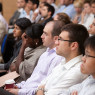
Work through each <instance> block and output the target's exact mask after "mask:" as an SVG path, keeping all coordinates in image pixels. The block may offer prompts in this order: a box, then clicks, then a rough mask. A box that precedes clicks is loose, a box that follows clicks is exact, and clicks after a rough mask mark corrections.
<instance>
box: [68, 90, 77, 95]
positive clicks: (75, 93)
mask: <svg viewBox="0 0 95 95" xmlns="http://www.w3.org/2000/svg"><path fill="white" fill-rule="evenodd" d="M70 95H78V92H77V91H74V92H72V93H71V94H70Z"/></svg>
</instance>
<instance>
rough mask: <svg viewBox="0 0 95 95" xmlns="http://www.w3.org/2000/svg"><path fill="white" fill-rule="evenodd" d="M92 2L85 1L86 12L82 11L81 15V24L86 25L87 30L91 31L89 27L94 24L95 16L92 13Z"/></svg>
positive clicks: (89, 0)
mask: <svg viewBox="0 0 95 95" xmlns="http://www.w3.org/2000/svg"><path fill="white" fill-rule="evenodd" d="M90 2H91V0H85V1H84V5H83V7H84V10H83V11H82V14H81V21H80V22H79V24H82V25H84V26H85V27H86V28H87V29H89V26H90V25H91V24H92V22H93V20H94V15H93V14H92V11H91V5H90Z"/></svg>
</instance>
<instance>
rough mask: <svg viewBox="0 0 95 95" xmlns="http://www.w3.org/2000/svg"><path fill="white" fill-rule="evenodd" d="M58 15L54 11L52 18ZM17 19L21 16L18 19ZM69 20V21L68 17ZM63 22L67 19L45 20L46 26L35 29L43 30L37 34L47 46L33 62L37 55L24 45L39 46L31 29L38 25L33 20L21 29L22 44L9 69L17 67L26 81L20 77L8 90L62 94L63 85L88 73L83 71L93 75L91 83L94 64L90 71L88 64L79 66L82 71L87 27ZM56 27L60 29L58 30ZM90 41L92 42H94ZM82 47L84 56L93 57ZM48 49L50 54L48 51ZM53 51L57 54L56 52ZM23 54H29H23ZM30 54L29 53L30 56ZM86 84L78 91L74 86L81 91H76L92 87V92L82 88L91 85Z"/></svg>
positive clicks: (31, 94)
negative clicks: (13, 86) (20, 80)
mask: <svg viewBox="0 0 95 95" xmlns="http://www.w3.org/2000/svg"><path fill="white" fill-rule="evenodd" d="M60 15H61V13H60ZM58 16H59V14H57V17H55V19H56V18H57V19H59V18H60V17H58ZM23 19H25V18H23ZM18 20H20V19H18ZM65 20H67V19H65ZM94 22H95V21H94ZM69 23H71V21H70V22H69ZM65 24H68V23H66V21H65V22H64V20H62V22H61V21H51V22H49V23H47V24H46V26H45V27H44V30H43V28H42V29H38V30H37V35H38V33H39V30H41V31H43V32H42V33H43V34H42V33H40V35H39V37H40V36H41V35H42V36H41V38H42V42H43V45H44V46H45V47H47V50H46V52H44V51H45V50H44V51H43V52H44V53H43V54H42V55H41V54H40V55H41V56H40V55H39V57H40V58H39V59H36V62H35V63H34V64H32V63H33V62H34V61H33V60H35V58H36V57H34V58H33V55H32V53H31V52H30V51H27V47H28V48H31V45H32V50H33V49H36V46H37V47H38V46H39V45H38V42H39V41H38V39H37V38H36V37H35V38H34V33H35V31H36V30H35V29H33V27H35V26H36V28H37V27H38V26H37V24H33V25H32V26H30V27H29V25H28V28H26V29H25V31H23V32H24V33H23V34H22V33H21V35H20V38H22V42H21V46H20V49H19V52H18V55H17V57H16V58H15V59H14V60H13V61H12V62H11V64H10V65H9V67H10V71H13V70H16V71H17V72H18V73H19V74H20V75H21V76H20V77H21V78H22V79H23V80H26V81H22V82H21V83H19V84H17V86H16V88H17V89H10V90H8V91H9V92H11V93H13V94H15V95H34V94H37V95H44V94H45V95H59V94H62V95H65V91H66V89H68V88H69V87H71V86H72V85H74V84H77V83H80V82H82V81H83V80H84V79H85V78H86V77H87V75H84V74H88V75H92V76H91V77H89V78H90V79H92V80H93V81H92V80H91V82H93V83H94V79H93V78H94V75H93V74H92V73H93V72H94V66H92V67H93V68H92V67H91V68H92V71H90V69H91V68H90V69H89V68H86V67H85V65H83V64H82V65H83V66H81V71H82V73H83V74H82V73H81V71H80V64H81V58H82V55H81V54H84V46H83V44H84V41H85V40H86V39H87V38H88V31H87V29H86V28H85V27H83V26H82V25H78V24H73V23H71V24H69V25H66V26H64V25H65ZM38 25H39V24H38ZM62 26H63V27H62ZM91 26H93V27H91V29H90V30H89V31H93V32H94V30H92V28H93V29H94V27H95V26H94V23H92V25H91ZM40 27H41V25H40ZM19 28H20V27H19V25H18V26H16V24H15V28H14V30H15V29H17V30H20V29H21V28H20V29H19ZM61 28H62V29H61ZM22 30H23V29H22ZM58 31H59V33H58ZM32 32H34V33H33V34H31V33H32ZM50 32H51V33H50ZM78 32H79V33H78ZM15 35H16V33H15V32H14V36H15ZM66 35H67V36H66ZM31 38H32V39H31ZM82 38H83V39H82ZM92 38H93V36H92V37H91V39H92ZM91 39H90V40H91ZM28 41H29V42H28ZM88 41H89V40H88ZM88 41H87V46H89V44H90V43H91V42H93V41H91V42H88ZM33 42H34V43H33ZM30 44H31V45H30ZM92 44H94V42H93V43H92ZM55 47H56V49H55ZM85 48H86V49H87V50H85V55H86V57H88V58H89V57H93V58H94V56H91V54H89V53H88V51H89V48H90V47H89V48H88V47H85ZM91 48H92V49H93V47H92V46H91ZM52 49H53V51H55V52H54V53H55V56H56V57H55V56H54V54H53V55H51V54H52V52H53V51H52ZM25 50H26V51H25ZM41 50H42V49H41ZM38 51H39V50H38ZM38 51H37V55H38ZM86 51H87V52H86ZM93 51H94V50H93ZM26 52H27V53H28V54H27V53H26ZM47 52H48V53H49V54H47ZM56 53H57V54H58V55H60V56H58V55H57V54H56ZM25 54H26V55H28V56H26V55H25ZM30 55H32V57H30ZM37 55H36V54H35V56H37ZM50 55H51V56H50ZM92 55H94V54H93V53H92ZM52 56H53V57H52ZM61 56H62V57H61ZM30 58H31V59H32V58H33V59H32V61H30V62H29V60H30ZM28 59H29V60H28ZM51 60H52V62H51ZM61 60H62V61H61ZM85 60H86V59H85ZM85 60H83V62H84V63H86V61H85ZM89 60H90V59H89ZM93 60H94V59H93ZM60 61H61V62H60ZM48 62H49V63H48ZM87 62H88V61H87ZM59 63H60V64H59ZM72 63H73V64H72ZM92 63H93V62H92ZM58 64H59V65H58ZM56 65H58V66H57V67H55V66H56ZM3 66H4V65H2V66H1V68H2V67H3ZM69 66H70V67H69ZM54 67H55V68H54ZM53 68H54V69H53ZM52 69H53V70H52ZM85 70H87V71H85ZM63 71H64V72H63ZM51 72H52V73H51ZM50 73H51V74H50ZM48 75H49V76H48ZM29 77H30V78H29ZM27 78H28V79H27ZM45 78H46V79H45ZM76 78H77V79H76ZM89 78H88V79H87V81H88V82H89V81H90V80H89ZM43 79H44V80H43ZM42 80H43V81H42ZM84 82H85V81H84ZM82 85H86V86H87V85H88V84H86V83H85V84H82ZM89 85H91V86H92V84H89ZM86 86H85V87H84V88H83V89H84V90H83V91H82V90H81V89H80V91H79V89H77V87H76V90H77V91H78V92H80V94H79V95H87V94H89V93H94V90H93V89H92V91H91V92H89V91H88V92H85V90H86V91H87V89H90V88H86ZM78 87H80V86H78ZM27 88H28V89H27ZM92 88H94V86H92ZM63 90H64V91H63ZM74 90H75V88H74ZM62 91H63V92H62ZM81 91H82V92H81ZM71 92H72V91H71ZM71 92H70V90H69V94H67V91H66V95H70V94H71ZM83 93H84V94H83ZM74 94H75V95H77V92H73V93H72V95H74ZM6 95H7V94H6ZM92 95H94V94H92Z"/></svg>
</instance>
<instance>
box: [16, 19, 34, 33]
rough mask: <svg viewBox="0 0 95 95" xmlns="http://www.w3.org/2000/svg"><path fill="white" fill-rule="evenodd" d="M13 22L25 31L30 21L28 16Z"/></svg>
mask: <svg viewBox="0 0 95 95" xmlns="http://www.w3.org/2000/svg"><path fill="white" fill-rule="evenodd" d="M15 24H16V25H17V26H19V28H20V29H21V31H22V32H25V29H26V28H27V27H28V26H30V25H31V24H32V23H31V21H30V20H29V19H28V18H19V19H17V20H16V22H15Z"/></svg>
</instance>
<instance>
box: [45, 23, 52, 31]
mask: <svg viewBox="0 0 95 95" xmlns="http://www.w3.org/2000/svg"><path fill="white" fill-rule="evenodd" d="M52 30H53V23H52V22H49V23H47V24H46V26H45V28H44V31H45V32H51V31H52Z"/></svg>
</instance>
